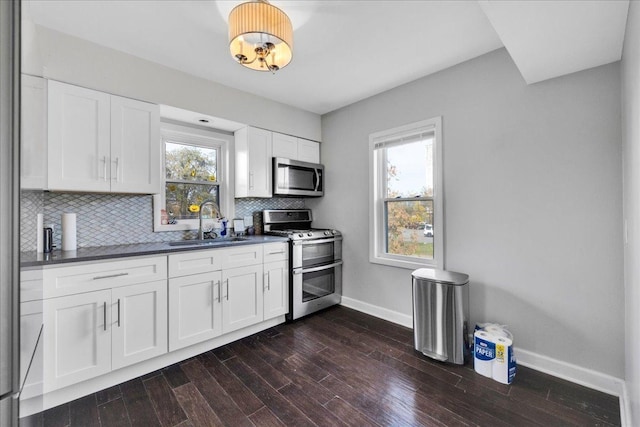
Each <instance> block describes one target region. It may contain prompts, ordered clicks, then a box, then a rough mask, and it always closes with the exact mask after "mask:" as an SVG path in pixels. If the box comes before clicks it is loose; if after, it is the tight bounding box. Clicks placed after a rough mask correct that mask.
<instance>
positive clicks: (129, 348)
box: [110, 280, 167, 369]
mask: <svg viewBox="0 0 640 427" xmlns="http://www.w3.org/2000/svg"><path fill="white" fill-rule="evenodd" d="M111 319H112V320H111V328H110V329H111V331H112V332H111V355H112V359H111V369H120V368H124V367H125V366H129V365H132V364H134V363H138V362H142V361H143V360H147V359H151V358H152V357H155V356H160V355H161V354H164V353H166V352H167V281H166V280H159V281H157V282H150V283H142V284H140V285H132V286H123V287H120V288H114V289H113V290H112V291H111Z"/></svg>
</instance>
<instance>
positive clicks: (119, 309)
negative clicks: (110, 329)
mask: <svg viewBox="0 0 640 427" xmlns="http://www.w3.org/2000/svg"><path fill="white" fill-rule="evenodd" d="M119 327H120V298H118V328H119Z"/></svg>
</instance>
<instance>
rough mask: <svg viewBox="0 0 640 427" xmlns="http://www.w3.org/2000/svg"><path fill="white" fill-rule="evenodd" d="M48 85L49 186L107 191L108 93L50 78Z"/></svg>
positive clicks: (108, 178) (73, 189)
mask: <svg viewBox="0 0 640 427" xmlns="http://www.w3.org/2000/svg"><path fill="white" fill-rule="evenodd" d="M48 86H49V88H48V109H47V110H48V118H49V121H48V136H49V138H48V144H49V148H48V159H49V168H48V180H47V181H48V187H49V189H50V190H72V191H99V192H107V191H109V189H110V187H111V182H110V181H111V179H110V176H109V156H110V152H109V147H110V136H109V132H110V129H109V127H110V126H109V122H110V120H109V115H110V111H109V103H110V100H109V95H108V94H106V93H102V92H98V91H95V90H90V89H85V88H81V87H77V86H71V85H67V84H64V83H59V82H56V81H52V80H50V81H49V82H48Z"/></svg>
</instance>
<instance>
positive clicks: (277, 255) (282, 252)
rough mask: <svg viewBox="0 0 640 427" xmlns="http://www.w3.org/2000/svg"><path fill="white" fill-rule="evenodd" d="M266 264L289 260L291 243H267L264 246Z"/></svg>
mask: <svg viewBox="0 0 640 427" xmlns="http://www.w3.org/2000/svg"><path fill="white" fill-rule="evenodd" d="M263 250H264V262H265V263H267V262H272V261H284V260H287V259H289V243H287V242H278V243H267V244H265V245H263Z"/></svg>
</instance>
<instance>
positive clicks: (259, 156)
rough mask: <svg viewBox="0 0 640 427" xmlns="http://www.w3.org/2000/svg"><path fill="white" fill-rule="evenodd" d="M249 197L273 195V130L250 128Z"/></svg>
mask: <svg viewBox="0 0 640 427" xmlns="http://www.w3.org/2000/svg"><path fill="white" fill-rule="evenodd" d="M248 138H249V139H248V147H249V153H248V156H249V189H248V194H247V195H248V196H249V197H271V187H272V183H271V181H272V178H271V168H272V166H271V162H272V160H271V157H272V156H271V132H269V131H267V130H263V129H257V128H249V131H248Z"/></svg>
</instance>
